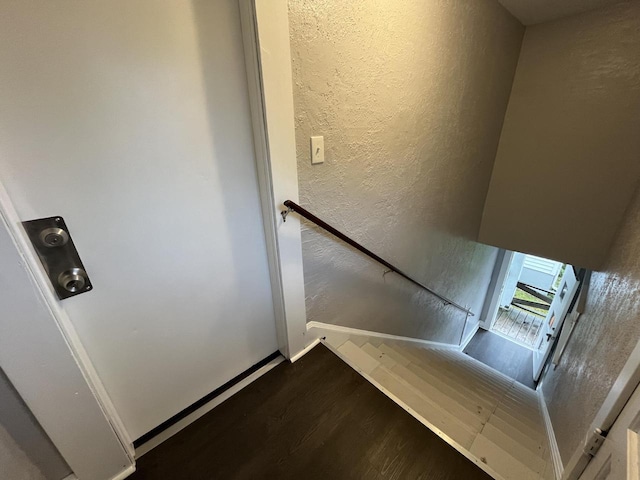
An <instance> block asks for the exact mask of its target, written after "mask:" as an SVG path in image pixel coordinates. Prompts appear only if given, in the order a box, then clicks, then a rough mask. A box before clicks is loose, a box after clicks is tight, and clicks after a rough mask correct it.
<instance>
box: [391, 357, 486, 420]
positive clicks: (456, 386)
mask: <svg viewBox="0 0 640 480" xmlns="http://www.w3.org/2000/svg"><path fill="white" fill-rule="evenodd" d="M381 349H382V351H384V352H386V353H388V354H390V355H392V356H394V355H397V353H395V352H396V351H395V350H393V349H390V348H389V347H387V348H386V349H385V348H384V347H383V346H382V345H381ZM407 368H408V369H409V370H411V371H412V372H413V373H414V374H416V375H418V376H419V377H420V378H421V379H423V380H424V381H426V382H428V383H434V384H435V385H437V386H438V388H440V389H442V390H443V392H452V391H453V392H455V393H454V394H453V395H454V396H455V397H456V398H460V399H463V401H464V403H465V404H468V405H473V407H472V408H473V409H474V410H476V407H478V406H479V407H481V408H482V410H486V414H487V415H488V414H490V412H491V411H493V409H494V408H495V406H496V405H497V400H498V399H497V398H492V397H490V396H487V395H484V394H483V392H481V391H477V390H474V389H473V385H472V383H473V382H471V381H469V380H470V379H469V378H466V379H465V380H466V381H467V382H468V384H467V385H466V386H464V387H463V386H462V385H461V384H460V383H459V382H453V381H452V380H451V377H449V376H446V375H443V374H442V373H443V372H431V371H429V370H428V368H429V366H428V365H424V364H418V363H415V362H413V361H410V362H409V363H408V364H407ZM465 395H466V396H465Z"/></svg>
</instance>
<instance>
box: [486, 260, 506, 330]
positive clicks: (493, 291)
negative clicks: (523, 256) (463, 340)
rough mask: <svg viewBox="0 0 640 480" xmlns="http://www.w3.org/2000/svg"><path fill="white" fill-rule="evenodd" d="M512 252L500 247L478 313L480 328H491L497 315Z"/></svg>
mask: <svg viewBox="0 0 640 480" xmlns="http://www.w3.org/2000/svg"><path fill="white" fill-rule="evenodd" d="M513 255H514V252H512V251H511V250H504V249H500V251H499V252H498V256H497V257H496V265H495V267H494V269H493V273H492V274H491V281H490V282H489V288H488V290H487V297H486V300H485V303H484V305H483V307H482V313H481V314H480V328H483V329H485V330H491V328H492V327H493V324H494V323H495V321H496V319H497V316H498V308H500V297H501V296H502V289H503V288H504V282H505V280H506V278H507V274H508V273H509V267H510V266H511V260H512V259H513Z"/></svg>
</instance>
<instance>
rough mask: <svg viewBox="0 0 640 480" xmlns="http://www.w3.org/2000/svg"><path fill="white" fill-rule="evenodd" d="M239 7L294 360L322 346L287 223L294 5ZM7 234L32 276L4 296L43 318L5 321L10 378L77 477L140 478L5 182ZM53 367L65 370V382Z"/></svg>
mask: <svg viewBox="0 0 640 480" xmlns="http://www.w3.org/2000/svg"><path fill="white" fill-rule="evenodd" d="M238 6H239V10H240V19H241V26H242V37H243V44H244V51H245V64H246V70H247V81H248V95H249V101H250V108H251V120H252V128H253V140H254V150H255V157H256V166H257V176H258V184H259V189H260V202H261V208H262V216H263V224H264V231H265V239H266V246H267V255H268V262H269V272H270V281H271V288H272V292H273V303H274V313H275V319H276V329H277V333H278V347H279V349H280V351H281V353H282V354H283V355H284V356H285V357H286V358H287V359H289V360H291V359H293V358H299V357H300V356H301V354H302V353H304V352H305V349H306V347H307V346H309V345H310V344H311V343H313V342H314V340H315V338H310V337H309V335H307V329H306V309H305V294H304V277H303V270H302V241H301V232H300V221H299V220H298V219H297V218H296V217H295V216H294V215H290V216H289V217H288V218H287V222H286V223H285V222H284V221H283V219H282V217H281V216H280V211H281V210H283V209H284V206H283V203H284V201H285V200H287V199H290V200H293V201H294V202H298V201H299V198H298V175H297V159H296V143H295V124H294V111H293V79H292V70H291V53H290V45H289V18H288V6H287V1H286V0H238ZM0 235H6V236H7V238H9V239H10V243H12V244H13V247H14V248H3V249H0V262H2V264H5V262H8V263H6V264H14V265H20V267H21V269H22V271H23V278H20V279H19V280H20V281H17V280H16V282H15V291H7V290H5V291H3V292H0V298H7V299H9V298H11V299H12V300H13V304H14V305H13V307H14V309H13V311H15V312H30V314H31V316H30V317H29V319H31V318H32V319H33V322H31V323H32V324H29V325H27V324H26V323H21V322H15V321H12V320H13V319H14V317H12V316H11V315H3V316H2V317H1V318H0V331H2V332H3V335H0V362H1V364H2V367H3V369H4V370H5V373H6V374H7V376H8V377H9V379H10V380H11V382H12V383H13V385H14V387H15V388H16V391H17V392H18V393H19V394H20V396H21V397H22V398H23V399H24V401H25V403H26V404H27V406H28V407H29V409H30V410H31V411H32V412H33V414H34V416H35V418H36V419H37V420H38V422H39V423H40V424H41V425H42V427H43V429H44V431H45V432H46V433H47V435H48V436H49V438H50V439H51V441H52V442H53V444H54V445H55V446H56V448H57V449H58V451H59V452H60V454H61V455H62V457H63V458H64V459H65V461H66V462H67V463H68V465H69V467H70V468H71V470H73V472H74V475H75V476H77V478H80V479H81V480H83V479H92V480H93V479H95V480H119V479H122V478H125V477H127V476H128V475H130V474H131V473H132V472H133V471H135V451H134V448H133V442H132V439H131V438H129V436H128V434H127V432H126V429H125V428H124V425H123V423H122V421H121V419H120V417H119V415H118V412H117V411H116V409H115V407H114V406H113V404H112V402H111V400H110V398H109V396H108V394H107V392H106V389H105V388H104V386H103V384H102V382H101V380H100V378H99V376H98V374H97V372H96V370H95V368H94V366H93V364H92V362H91V360H90V358H89V356H88V354H87V352H86V351H85V349H84V347H83V345H82V343H81V341H80V338H79V336H78V335H77V332H76V330H75V328H74V326H73V324H72V323H71V321H70V319H69V317H68V316H67V314H66V312H65V310H64V307H63V305H62V304H61V303H60V302H59V301H58V300H57V298H56V296H55V293H54V292H53V289H52V287H51V285H50V283H49V281H48V279H47V277H46V275H45V272H44V269H43V267H42V265H41V263H40V261H39V260H38V257H37V254H36V253H35V251H34V249H33V247H32V245H31V243H30V241H29V240H28V238H27V237H26V235H25V232H24V230H23V229H22V225H21V219H20V217H19V216H18V214H17V212H16V210H15V209H14V207H13V204H12V202H11V199H10V197H9V195H8V194H7V192H6V190H5V188H4V186H3V185H2V183H1V182H0ZM5 243H8V242H5ZM7 283H12V282H7ZM19 287H21V289H20V290H19ZM12 290H13V289H12ZM21 292H27V293H28V295H19V293H21ZM3 305H4V302H3ZM34 306H35V307H37V308H38V309H37V311H35V312H34V311H33V308H35V307H34ZM10 317H11V318H10ZM43 365H51V366H52V367H55V376H54V378H55V379H57V381H55V382H54V381H53V379H52V376H51V369H46V368H42V366H43ZM43 385H45V386H46V387H45V388H46V395H43V387H42V386H43ZM79 414H80V415H81V416H82V422H80V423H81V426H79V425H78V422H77V419H78V416H79ZM74 420H75V422H74Z"/></svg>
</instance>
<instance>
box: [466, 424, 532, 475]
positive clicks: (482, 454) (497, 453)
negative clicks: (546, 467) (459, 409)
mask: <svg viewBox="0 0 640 480" xmlns="http://www.w3.org/2000/svg"><path fill="white" fill-rule="evenodd" d="M470 452H471V453H472V454H473V455H475V456H476V457H478V458H479V459H480V460H481V461H482V462H483V463H486V464H487V465H488V466H489V467H491V468H492V469H494V470H495V471H496V472H498V473H499V474H500V475H501V476H502V478H504V479H505V480H539V479H540V474H539V473H537V472H535V471H534V470H531V469H530V468H529V467H527V466H526V465H525V464H523V463H522V462H520V461H519V460H517V459H516V458H514V457H513V456H512V455H510V454H509V453H508V452H506V451H505V450H504V449H502V448H500V447H499V446H498V445H496V444H495V443H493V442H492V441H491V440H490V439H488V438H487V437H485V436H483V435H482V434H480V435H478V436H477V437H476V439H475V440H474V441H473V444H472V445H471V450H470Z"/></svg>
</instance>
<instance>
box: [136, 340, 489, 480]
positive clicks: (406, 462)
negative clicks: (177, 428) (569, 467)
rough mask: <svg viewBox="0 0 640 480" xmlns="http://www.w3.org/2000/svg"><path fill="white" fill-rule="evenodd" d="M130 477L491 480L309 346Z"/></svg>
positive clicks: (151, 454)
mask: <svg viewBox="0 0 640 480" xmlns="http://www.w3.org/2000/svg"><path fill="white" fill-rule="evenodd" d="M130 478H131V479H132V480H151V479H153V480H160V479H162V480H164V479H167V480H168V479H171V480H177V479H188V480H200V479H206V480H213V479H216V480H217V479H221V480H228V479H253V480H256V479H270V480H271V479H273V480H280V479H294V478H295V479H301V478H304V479H332V480H334V479H335V480H340V479H372V480H377V479H397V480H403V479H432V480H445V479H451V480H454V479H455V480H460V479H465V480H475V479H482V480H488V479H490V478H491V477H489V476H488V475H486V474H485V473H484V472H482V470H480V469H479V468H478V467H476V466H475V465H474V464H473V463H471V462H470V461H469V460H467V459H466V458H465V457H463V456H462V455H460V454H459V453H458V452H457V451H455V450H454V449H453V448H451V447H449V445H447V444H446V443H445V442H443V441H442V440H441V439H440V438H439V437H437V436H436V435H435V434H434V433H432V432H431V431H430V430H429V429H427V428H426V427H424V426H423V425H422V424H420V423H419V422H418V421H417V420H415V419H414V418H413V417H411V416H410V415H409V414H408V413H406V412H405V411H404V410H403V409H402V408H400V407H399V406H398V405H396V404H395V403H394V402H392V401H391V400H390V399H388V398H387V397H386V396H385V395H384V394H382V392H380V391H378V390H377V389H376V388H375V387H374V386H372V385H371V384H370V383H368V382H367V381H366V380H364V379H363V378H362V377H361V376H360V375H358V374H357V373H356V372H355V371H354V370H353V369H351V368H350V367H349V366H347V365H346V364H345V363H344V362H342V361H341V360H340V359H339V358H338V357H336V356H335V355H334V354H333V353H331V352H330V351H329V350H328V349H327V348H326V347H324V346H322V345H319V346H317V347H316V348H314V349H313V350H312V351H311V352H310V353H308V354H307V355H305V356H304V357H303V358H302V359H301V360H299V361H298V362H296V363H294V364H289V363H287V362H285V363H282V364H280V365H279V366H277V367H276V368H275V369H273V370H272V371H270V372H269V373H267V374H266V375H264V376H263V377H261V378H260V379H258V380H257V381H255V382H254V383H252V384H251V385H249V386H248V387H246V388H245V389H244V390H242V391H241V392H239V393H238V394H236V395H234V396H233V397H231V398H230V399H229V400H227V401H226V402H224V403H223V404H222V405H220V406H218V407H217V408H215V409H214V410H212V411H211V412H210V413H208V414H207V415H205V416H204V417H202V418H201V419H199V420H198V421H196V422H194V423H193V424H191V425H190V426H189V427H187V428H186V429H184V430H182V431H181V432H180V433H178V434H177V435H175V436H174V437H172V438H170V439H169V440H167V441H166V442H165V443H163V444H162V445H160V446H159V447H157V448H155V449H154V450H152V451H151V452H149V453H147V454H146V455H145V456H143V457H142V458H141V459H139V460H138V470H137V472H136V473H135V474H134V475H132V476H131V477H130Z"/></svg>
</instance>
